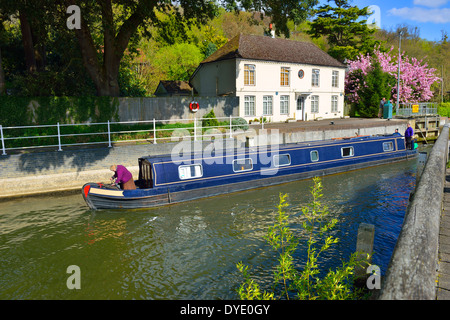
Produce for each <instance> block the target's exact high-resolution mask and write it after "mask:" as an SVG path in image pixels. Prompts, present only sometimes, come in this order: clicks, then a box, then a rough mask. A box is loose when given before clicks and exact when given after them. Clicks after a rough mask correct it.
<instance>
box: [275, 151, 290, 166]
mask: <svg viewBox="0 0 450 320" xmlns="http://www.w3.org/2000/svg"><path fill="white" fill-rule="evenodd" d="M290 164H291V156H290V155H289V153H286V154H276V155H274V156H273V165H274V167H283V166H288V165H290Z"/></svg>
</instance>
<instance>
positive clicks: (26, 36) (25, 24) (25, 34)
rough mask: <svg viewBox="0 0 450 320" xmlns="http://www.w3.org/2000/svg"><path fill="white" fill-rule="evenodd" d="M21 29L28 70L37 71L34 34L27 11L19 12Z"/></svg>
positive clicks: (30, 71)
mask: <svg viewBox="0 0 450 320" xmlns="http://www.w3.org/2000/svg"><path fill="white" fill-rule="evenodd" d="M19 20H20V30H21V31H22V42H23V48H24V51H25V63H26V66H27V71H28V72H29V73H33V72H35V71H36V57H35V55H34V46H33V36H32V34H31V26H30V23H29V21H28V18H27V15H26V13H25V12H23V11H20V12H19Z"/></svg>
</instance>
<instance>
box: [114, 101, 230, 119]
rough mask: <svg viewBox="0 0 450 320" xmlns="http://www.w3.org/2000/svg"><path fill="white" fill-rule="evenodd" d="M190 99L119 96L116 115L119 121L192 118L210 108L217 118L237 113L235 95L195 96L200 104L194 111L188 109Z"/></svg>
mask: <svg viewBox="0 0 450 320" xmlns="http://www.w3.org/2000/svg"><path fill="white" fill-rule="evenodd" d="M192 100H193V99H192V98H191V97H158V98H147V97H144V98H119V106H118V116H119V119H120V121H148V120H152V119H156V120H170V119H174V120H178V119H184V120H191V119H192V120H193V119H194V117H197V118H199V117H202V116H204V115H205V114H207V113H208V112H209V111H210V110H211V109H213V110H214V114H215V115H216V117H217V118H219V117H229V116H233V117H237V116H238V115H239V114H238V111H239V109H238V108H239V98H237V97H195V100H196V101H197V102H198V103H199V105H200V109H199V110H198V111H197V112H196V113H193V112H191V111H190V109H189V103H190V102H191V101H192Z"/></svg>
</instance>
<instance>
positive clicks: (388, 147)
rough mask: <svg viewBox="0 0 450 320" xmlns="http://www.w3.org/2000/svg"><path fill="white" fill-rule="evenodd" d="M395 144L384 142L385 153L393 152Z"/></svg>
mask: <svg viewBox="0 0 450 320" xmlns="http://www.w3.org/2000/svg"><path fill="white" fill-rule="evenodd" d="M393 150H394V143H393V142H392V141H388V142H383V151H393Z"/></svg>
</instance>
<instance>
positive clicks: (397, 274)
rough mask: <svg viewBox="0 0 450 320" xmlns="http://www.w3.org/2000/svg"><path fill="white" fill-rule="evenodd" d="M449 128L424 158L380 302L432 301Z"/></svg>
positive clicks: (442, 133)
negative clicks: (425, 159) (422, 167)
mask: <svg viewBox="0 0 450 320" xmlns="http://www.w3.org/2000/svg"><path fill="white" fill-rule="evenodd" d="M448 136H449V125H445V126H444V128H443V129H442V132H441V134H440V135H439V138H438V140H437V141H436V144H435V145H434V146H433V149H432V151H431V153H430V155H429V156H428V161H427V163H426V165H425V168H424V170H423V173H422V175H421V178H420V181H419V183H418V184H417V186H416V192H415V194H414V198H413V200H412V202H411V204H410V206H409V208H408V211H407V213H406V216H405V219H404V223H403V227H402V230H401V232H400V235H399V238H398V240H397V244H396V247H395V249H394V253H393V255H392V259H391V262H390V265H389V267H388V270H387V273H386V277H385V280H384V282H383V286H382V291H381V295H380V299H383V300H407V299H408V300H424V299H427V300H434V299H435V298H436V276H437V274H436V270H437V263H438V240H439V225H440V216H441V212H442V199H443V191H444V179H445V167H446V163H447V160H448V151H449V149H448Z"/></svg>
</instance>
